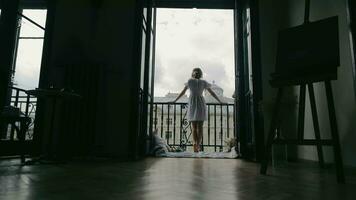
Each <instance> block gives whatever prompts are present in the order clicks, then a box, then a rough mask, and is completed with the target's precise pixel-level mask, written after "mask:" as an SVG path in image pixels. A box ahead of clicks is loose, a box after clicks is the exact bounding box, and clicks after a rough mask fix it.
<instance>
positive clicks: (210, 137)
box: [152, 102, 236, 152]
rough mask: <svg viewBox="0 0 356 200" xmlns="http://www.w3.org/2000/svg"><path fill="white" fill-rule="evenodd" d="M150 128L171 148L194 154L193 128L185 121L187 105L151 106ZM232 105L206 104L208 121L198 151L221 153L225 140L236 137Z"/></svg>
mask: <svg viewBox="0 0 356 200" xmlns="http://www.w3.org/2000/svg"><path fill="white" fill-rule="evenodd" d="M152 106H153V115H152V129H153V130H155V129H157V130H158V134H159V135H160V136H161V138H163V139H165V141H166V142H167V144H168V145H169V146H171V147H175V148H178V147H179V148H180V149H181V150H183V151H189V152H193V137H192V128H191V125H190V123H189V122H188V120H187V118H186V117H187V116H186V115H187V104H186V103H174V104H172V103H163V102H155V103H153V105H152ZM234 111H235V104H232V103H229V104H224V105H221V104H215V103H207V112H208V119H207V121H205V122H204V126H203V140H202V145H201V150H203V151H204V152H222V151H227V150H228V148H227V146H226V144H225V141H227V140H229V139H232V138H236V127H235V123H234V121H235V112H234Z"/></svg>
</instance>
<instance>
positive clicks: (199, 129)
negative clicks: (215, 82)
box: [173, 68, 222, 152]
mask: <svg viewBox="0 0 356 200" xmlns="http://www.w3.org/2000/svg"><path fill="white" fill-rule="evenodd" d="M202 76H203V72H202V70H201V69H200V68H194V69H193V72H192V78H190V79H189V80H188V82H187V83H185V87H184V89H183V90H182V92H181V93H180V94H179V95H178V97H177V98H176V99H175V100H174V101H173V103H175V102H176V101H178V99H179V98H181V97H182V96H183V95H184V94H185V92H186V91H187V89H188V88H189V91H190V96H189V101H188V113H187V118H188V121H189V122H190V123H191V125H192V132H193V133H192V134H193V148H194V152H199V151H200V144H201V142H202V141H201V140H202V136H203V124H204V121H205V120H206V118H207V113H206V104H205V100H204V97H203V91H204V89H206V90H207V91H208V92H209V93H210V94H211V95H212V96H213V97H214V98H215V99H216V100H217V101H218V102H219V103H221V104H222V102H221V101H220V99H219V97H218V96H217V95H216V94H215V92H214V91H212V90H211V89H210V87H211V84H209V83H208V82H207V81H205V80H202V79H201V78H202Z"/></svg>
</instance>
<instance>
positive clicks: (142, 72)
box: [140, 30, 146, 89]
mask: <svg viewBox="0 0 356 200" xmlns="http://www.w3.org/2000/svg"><path fill="white" fill-rule="evenodd" d="M145 47H146V32H145V30H142V49H141V81H140V87H141V89H143V85H144V76H145Z"/></svg>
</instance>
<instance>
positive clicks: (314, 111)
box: [308, 83, 324, 168]
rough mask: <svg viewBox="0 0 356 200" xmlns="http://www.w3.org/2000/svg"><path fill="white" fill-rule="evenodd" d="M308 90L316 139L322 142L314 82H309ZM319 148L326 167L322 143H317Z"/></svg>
mask: <svg viewBox="0 0 356 200" xmlns="http://www.w3.org/2000/svg"><path fill="white" fill-rule="evenodd" d="M308 91H309V98H310V108H311V111H312V117H313V125H314V132H315V139H316V141H318V142H320V139H321V137H320V128H319V121H318V112H317V109H316V103H315V95H314V88H313V84H312V83H310V84H308ZM317 150H318V158H319V165H320V167H321V168H323V167H324V155H323V148H322V145H321V144H320V143H318V144H317Z"/></svg>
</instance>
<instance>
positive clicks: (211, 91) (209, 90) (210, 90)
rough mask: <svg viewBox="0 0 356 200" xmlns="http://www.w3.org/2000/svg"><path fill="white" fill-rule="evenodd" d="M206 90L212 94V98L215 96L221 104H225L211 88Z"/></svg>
mask: <svg viewBox="0 0 356 200" xmlns="http://www.w3.org/2000/svg"><path fill="white" fill-rule="evenodd" d="M206 89H207V90H208V92H209V93H210V94H211V96H213V97H214V98H215V99H216V100H218V102H219V103H221V104H223V102H222V101H221V100H220V99H219V97H218V95H216V94H215V92H214V91H213V90H212V89H210V88H206Z"/></svg>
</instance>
